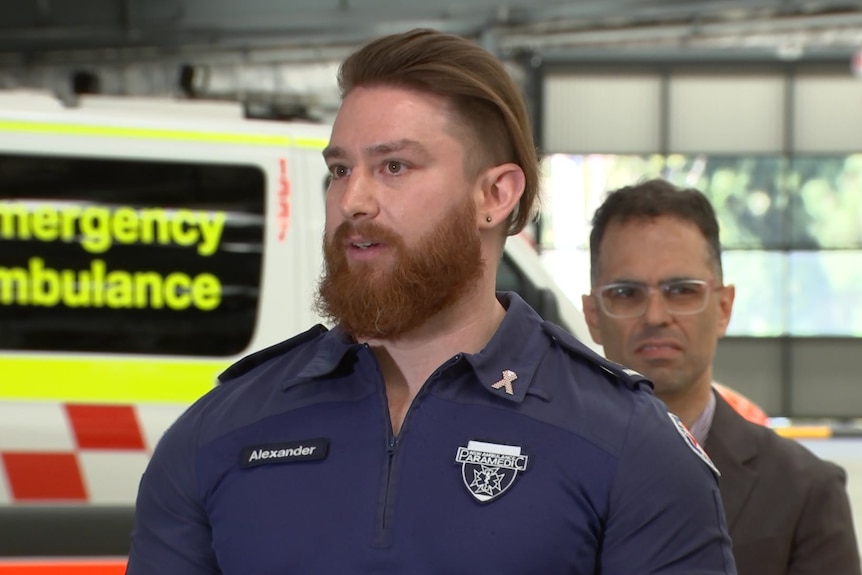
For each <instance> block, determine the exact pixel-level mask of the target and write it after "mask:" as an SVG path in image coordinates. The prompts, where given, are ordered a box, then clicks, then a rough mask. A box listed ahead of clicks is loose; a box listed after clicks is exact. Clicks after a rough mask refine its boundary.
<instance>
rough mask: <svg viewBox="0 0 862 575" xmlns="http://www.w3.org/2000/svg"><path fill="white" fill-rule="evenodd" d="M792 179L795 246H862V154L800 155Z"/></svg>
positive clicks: (794, 166)
mask: <svg viewBox="0 0 862 575" xmlns="http://www.w3.org/2000/svg"><path fill="white" fill-rule="evenodd" d="M790 181H791V182H792V183H793V188H792V189H791V194H792V196H791V207H792V214H793V218H792V223H793V228H792V229H793V236H792V241H793V247H794V248H796V249H805V248H815V249H816V248H859V247H862V154H851V155H840V156H814V157H811V156H807V157H805V156H804V157H797V158H794V159H793V162H792V172H791V178H790Z"/></svg>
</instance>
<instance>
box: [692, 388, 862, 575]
mask: <svg viewBox="0 0 862 575" xmlns="http://www.w3.org/2000/svg"><path fill="white" fill-rule="evenodd" d="M704 449H705V450H706V452H707V453H708V454H709V456H710V458H711V459H712V461H713V462H714V463H715V465H716V467H718V469H719V471H720V472H721V478H720V479H719V489H720V491H721V497H722V501H723V503H724V511H725V515H726V517H727V526H728V529H729V531H730V537H731V539H732V540H733V554H734V557H735V559H736V569H737V572H738V573H739V575H860V565H859V551H858V547H857V545H856V536H855V533H854V530H853V517H852V514H851V511H850V502H849V499H848V496H847V491H846V488H845V484H846V474H845V472H844V470H843V469H842V468H841V467H839V466H837V465H835V464H834V463H831V462H827V461H824V460H822V459H820V458H818V457H817V456H815V455H814V454H813V453H811V452H810V451H809V450H808V449H806V448H805V447H803V446H802V445H800V444H799V443H797V442H796V441H793V440H791V439H785V438H783V437H780V436H778V435H777V434H776V433H775V432H773V431H772V430H770V429H768V428H766V427H763V426H760V425H756V424H753V423H751V422H749V421H747V420H745V419H744V418H743V417H742V416H740V415H739V414H738V413H736V411H734V410H733V408H732V407H730V405H728V404H727V402H725V401H724V400H723V399H722V398H721V396H720V395H719V394H717V393H716V406H715V416H714V417H713V421H712V427H711V428H710V431H709V435H708V436H707V439H706V444H705V445H704Z"/></svg>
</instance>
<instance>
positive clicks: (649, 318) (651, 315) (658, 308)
mask: <svg viewBox="0 0 862 575" xmlns="http://www.w3.org/2000/svg"><path fill="white" fill-rule="evenodd" d="M643 317H644V321H645V322H646V324H647V325H667V324H668V323H669V322H670V313H669V312H668V311H667V305H665V301H664V296H662V293H661V290H657V289H654V288H653V289H650V290H649V291H648V292H647V299H646V309H645V310H644V315H643Z"/></svg>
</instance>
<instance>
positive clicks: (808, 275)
mask: <svg viewBox="0 0 862 575" xmlns="http://www.w3.org/2000/svg"><path fill="white" fill-rule="evenodd" d="M788 289H789V291H790V294H791V295H790V298H791V305H790V313H789V317H790V333H791V335H795V336H828V335H834V336H854V337H859V336H862V251H856V250H854V251H819V252H794V253H792V254H790V282H789V285H788Z"/></svg>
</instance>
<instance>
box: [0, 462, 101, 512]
mask: <svg viewBox="0 0 862 575" xmlns="http://www.w3.org/2000/svg"><path fill="white" fill-rule="evenodd" d="M2 456H3V465H4V467H5V468H6V476H7V479H8V481H9V486H10V488H11V490H12V497H13V498H14V499H15V500H17V501H44V500H52V501H57V500H64V501H86V500H87V493H86V491H85V489H84V481H83V479H82V478H81V470H80V468H79V467H78V460H77V458H76V457H75V454H74V453H3V454H2Z"/></svg>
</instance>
